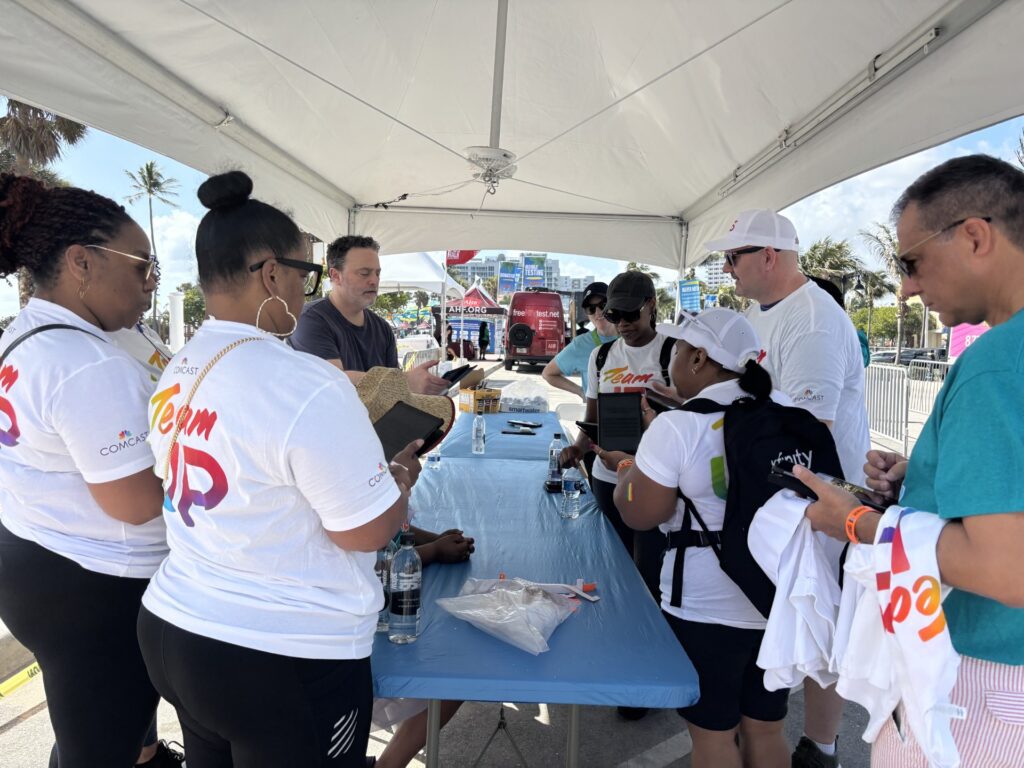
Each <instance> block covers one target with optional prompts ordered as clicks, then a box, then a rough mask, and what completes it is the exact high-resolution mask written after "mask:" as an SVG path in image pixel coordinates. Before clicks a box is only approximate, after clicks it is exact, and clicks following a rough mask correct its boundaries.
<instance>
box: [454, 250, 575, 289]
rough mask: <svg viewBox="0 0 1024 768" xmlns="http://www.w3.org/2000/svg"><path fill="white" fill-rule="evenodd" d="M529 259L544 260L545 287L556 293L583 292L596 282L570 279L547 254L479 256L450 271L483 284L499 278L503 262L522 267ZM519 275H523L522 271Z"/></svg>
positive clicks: (456, 265)
mask: <svg viewBox="0 0 1024 768" xmlns="http://www.w3.org/2000/svg"><path fill="white" fill-rule="evenodd" d="M527 258H530V259H532V260H535V261H536V260H543V264H544V287H545V288H550V289H551V290H554V291H566V292H571V291H582V290H583V289H584V288H586V287H587V286H588V285H589V284H590V283H592V282H594V280H595V278H594V276H593V275H586V276H584V277H570V276H568V275H563V274H562V273H561V268H560V266H559V263H558V259H556V258H553V257H551V256H549V255H548V254H546V253H523V254H522V255H521V256H518V255H517V256H506V255H505V254H504V253H499V254H498V255H497V256H486V257H484V258H481V257H479V256H478V257H476V258H475V259H472V260H471V261H467V262H466V263H465V264H453V265H452V266H451V267H450V268H449V269H450V271H451V273H452V274H453V275H457V276H458V277H459V278H460V279H462V280H465V281H466V282H467V283H472V282H473V281H474V280H476V279H477V278H479V279H480V281H481V282H483V281H484V280H486V279H487V278H489V277H497V276H498V274H499V273H500V272H501V266H500V265H501V263H502V262H510V263H516V264H520V265H521V264H522V261H524V260H526V259H527ZM519 274H520V275H522V270H521V269H520V271H519ZM520 279H521V278H520ZM520 287H521V286H517V289H518V288H520Z"/></svg>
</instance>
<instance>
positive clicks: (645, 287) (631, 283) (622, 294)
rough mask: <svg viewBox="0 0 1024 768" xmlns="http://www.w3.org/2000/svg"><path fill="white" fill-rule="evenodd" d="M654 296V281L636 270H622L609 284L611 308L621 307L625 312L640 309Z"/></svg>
mask: <svg viewBox="0 0 1024 768" xmlns="http://www.w3.org/2000/svg"><path fill="white" fill-rule="evenodd" d="M653 298H654V281H653V280H651V278H650V276H649V275H645V274H644V273H643V272H637V271H635V270H632V269H631V270H629V271H627V272H620V273H619V274H617V275H616V276H615V277H613V278H612V282H611V285H609V286H608V306H606V307H605V312H607V311H608V310H609V309H620V310H622V311H624V312H632V311H633V310H635V309H640V307H642V306H643V303H644V302H645V301H647V300H648V299H653Z"/></svg>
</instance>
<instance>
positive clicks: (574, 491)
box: [559, 467, 583, 520]
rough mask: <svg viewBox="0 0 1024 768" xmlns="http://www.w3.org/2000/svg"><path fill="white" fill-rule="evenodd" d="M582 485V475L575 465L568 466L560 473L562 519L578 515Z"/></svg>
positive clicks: (572, 518) (569, 518)
mask: <svg viewBox="0 0 1024 768" xmlns="http://www.w3.org/2000/svg"><path fill="white" fill-rule="evenodd" d="M582 487H583V475H581V474H580V471H579V470H578V469H576V468H575V467H569V468H568V469H566V470H565V471H564V472H563V473H562V509H561V510H560V512H559V514H561V516H562V519H563V520H575V519H576V518H577V517H579V516H580V491H581V490H582Z"/></svg>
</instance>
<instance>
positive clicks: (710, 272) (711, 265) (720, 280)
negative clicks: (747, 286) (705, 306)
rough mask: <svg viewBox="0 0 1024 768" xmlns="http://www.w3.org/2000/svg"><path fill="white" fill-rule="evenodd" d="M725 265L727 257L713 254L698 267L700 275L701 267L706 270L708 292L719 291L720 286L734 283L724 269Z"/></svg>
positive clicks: (705, 280)
mask: <svg viewBox="0 0 1024 768" xmlns="http://www.w3.org/2000/svg"><path fill="white" fill-rule="evenodd" d="M724 265H725V259H723V258H722V257H721V256H713V257H712V258H710V259H708V260H707V261H705V262H704V264H703V265H701V266H700V267H697V273H698V276H699V274H700V271H701V269H703V270H704V275H705V276H704V283H705V284H706V285H707V291H708V293H718V289H719V288H722V287H724V286H728V285H733V280H732V278H731V277H729V275H727V274H725V272H724V271H722V267H723V266H724Z"/></svg>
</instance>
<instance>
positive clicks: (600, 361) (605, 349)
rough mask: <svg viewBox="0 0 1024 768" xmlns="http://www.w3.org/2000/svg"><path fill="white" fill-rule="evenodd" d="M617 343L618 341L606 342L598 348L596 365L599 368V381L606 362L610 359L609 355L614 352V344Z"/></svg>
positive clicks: (597, 371)
mask: <svg viewBox="0 0 1024 768" xmlns="http://www.w3.org/2000/svg"><path fill="white" fill-rule="evenodd" d="M595 333H596V331H595ZM616 341H618V339H612V340H611V341H606V342H605V343H604V344H602V345H601V346H600V347H598V348H597V357H596V358H594V365H595V366H596V367H597V370H596V373H597V378H598V380H599V381H600V379H601V369H602V368H604V363H605V360H607V359H608V353H609V352H611V351H612V344H614V343H615V342H616Z"/></svg>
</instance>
